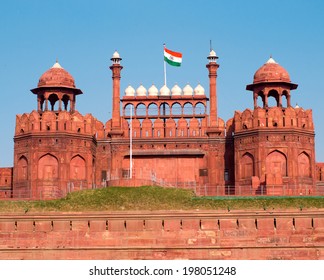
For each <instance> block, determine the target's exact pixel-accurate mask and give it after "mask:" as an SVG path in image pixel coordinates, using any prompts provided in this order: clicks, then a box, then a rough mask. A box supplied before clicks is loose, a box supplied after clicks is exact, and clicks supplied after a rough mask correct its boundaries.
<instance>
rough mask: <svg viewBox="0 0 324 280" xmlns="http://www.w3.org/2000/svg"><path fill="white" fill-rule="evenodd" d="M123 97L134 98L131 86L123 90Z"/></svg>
mask: <svg viewBox="0 0 324 280" xmlns="http://www.w3.org/2000/svg"><path fill="white" fill-rule="evenodd" d="M125 95H126V96H135V89H134V88H133V87H132V86H128V87H127V88H126V89H125Z"/></svg>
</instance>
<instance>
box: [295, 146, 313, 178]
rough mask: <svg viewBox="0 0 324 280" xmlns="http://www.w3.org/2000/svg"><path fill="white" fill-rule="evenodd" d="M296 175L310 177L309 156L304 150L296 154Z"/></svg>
mask: <svg viewBox="0 0 324 280" xmlns="http://www.w3.org/2000/svg"><path fill="white" fill-rule="evenodd" d="M297 162H298V175H299V176H300V177H311V176H312V173H311V164H310V157H309V155H308V154H307V153H306V152H302V153H301V154H299V155H298V159H297Z"/></svg>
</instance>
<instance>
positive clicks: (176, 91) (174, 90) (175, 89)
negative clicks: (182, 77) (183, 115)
mask: <svg viewBox="0 0 324 280" xmlns="http://www.w3.org/2000/svg"><path fill="white" fill-rule="evenodd" d="M181 93H182V90H181V88H180V87H179V86H178V85H177V84H175V85H174V86H173V88H172V89H171V94H172V95H173V96H174V95H181Z"/></svg>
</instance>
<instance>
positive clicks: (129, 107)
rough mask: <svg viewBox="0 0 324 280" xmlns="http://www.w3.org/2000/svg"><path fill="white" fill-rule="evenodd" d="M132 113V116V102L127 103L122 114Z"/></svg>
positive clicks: (133, 112)
mask: <svg viewBox="0 0 324 280" xmlns="http://www.w3.org/2000/svg"><path fill="white" fill-rule="evenodd" d="M131 114H132V116H134V115H135V110H134V105H133V104H130V103H129V104H127V105H126V106H125V108H124V116H127V117H128V116H130V115H131Z"/></svg>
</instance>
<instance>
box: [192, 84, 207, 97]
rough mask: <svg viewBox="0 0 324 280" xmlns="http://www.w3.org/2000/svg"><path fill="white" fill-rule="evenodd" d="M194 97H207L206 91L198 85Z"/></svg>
mask: <svg viewBox="0 0 324 280" xmlns="http://www.w3.org/2000/svg"><path fill="white" fill-rule="evenodd" d="M194 95H205V89H204V88H203V87H202V86H201V85H200V84H198V85H197V86H196V87H195V89H194Z"/></svg>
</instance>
